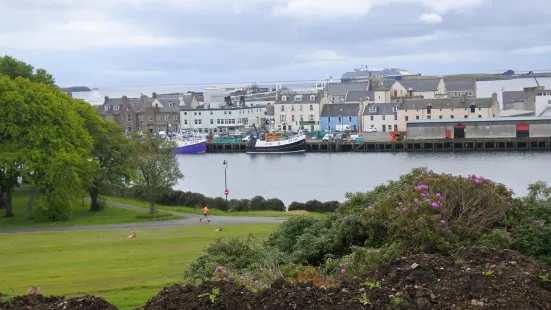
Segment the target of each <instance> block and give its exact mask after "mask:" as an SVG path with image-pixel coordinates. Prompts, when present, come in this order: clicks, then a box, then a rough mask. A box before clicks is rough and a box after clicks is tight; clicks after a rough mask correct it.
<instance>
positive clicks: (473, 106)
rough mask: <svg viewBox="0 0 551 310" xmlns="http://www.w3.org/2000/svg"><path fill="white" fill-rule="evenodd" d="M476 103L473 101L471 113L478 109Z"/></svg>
mask: <svg viewBox="0 0 551 310" xmlns="http://www.w3.org/2000/svg"><path fill="white" fill-rule="evenodd" d="M475 109H476V103H474V102H471V113H474V112H475V111H476V110H475Z"/></svg>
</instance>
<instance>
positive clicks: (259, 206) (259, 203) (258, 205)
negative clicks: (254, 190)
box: [250, 196, 266, 211]
mask: <svg viewBox="0 0 551 310" xmlns="http://www.w3.org/2000/svg"><path fill="white" fill-rule="evenodd" d="M265 203H266V199H264V197H262V196H255V197H253V199H251V203H250V208H251V211H259V210H264V209H263V208H264V205H265Z"/></svg>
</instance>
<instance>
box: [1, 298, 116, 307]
mask: <svg viewBox="0 0 551 310" xmlns="http://www.w3.org/2000/svg"><path fill="white" fill-rule="evenodd" d="M23 309H25V310H117V308H116V307H115V306H113V305H111V304H110V303H108V302H107V301H106V300H105V299H102V298H99V297H95V296H91V295H86V296H83V297H76V298H70V299H65V298H64V297H55V296H42V295H29V296H20V297H15V298H14V299H13V300H11V301H9V302H4V303H2V302H1V300H0V310H23Z"/></svg>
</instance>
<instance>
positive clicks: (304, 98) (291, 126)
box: [274, 90, 327, 131]
mask: <svg viewBox="0 0 551 310" xmlns="http://www.w3.org/2000/svg"><path fill="white" fill-rule="evenodd" d="M326 102H327V98H326V97H324V92H323V91H318V92H313V91H288V90H287V91H281V93H280V94H279V96H278V98H277V99H276V101H275V103H274V120H275V124H274V125H275V129H279V130H286V131H293V130H294V131H296V130H299V129H308V130H312V131H314V130H319V129H320V109H321V106H322V105H324V104H325V103H326Z"/></svg>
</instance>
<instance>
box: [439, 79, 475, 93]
mask: <svg viewBox="0 0 551 310" xmlns="http://www.w3.org/2000/svg"><path fill="white" fill-rule="evenodd" d="M445 83H446V90H447V91H454V92H463V91H474V90H475V87H476V81H475V80H474V79H469V80H457V81H445Z"/></svg>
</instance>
